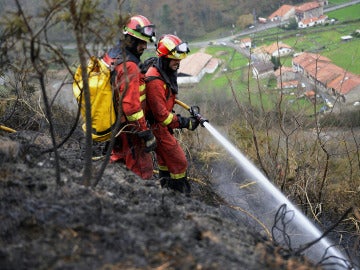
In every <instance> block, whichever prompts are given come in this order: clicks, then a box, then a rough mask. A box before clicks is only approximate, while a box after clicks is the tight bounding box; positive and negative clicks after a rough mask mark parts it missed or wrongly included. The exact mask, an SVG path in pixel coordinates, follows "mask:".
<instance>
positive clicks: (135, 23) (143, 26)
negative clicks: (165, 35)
mask: <svg viewBox="0 0 360 270" xmlns="http://www.w3.org/2000/svg"><path fill="white" fill-rule="evenodd" d="M124 34H128V35H130V36H133V37H135V38H138V39H141V40H143V41H146V42H155V40H156V38H155V25H153V24H152V23H151V22H150V21H149V20H148V18H146V17H144V16H142V15H136V16H132V17H131V18H130V19H129V21H128V23H127V24H126V26H124Z"/></svg>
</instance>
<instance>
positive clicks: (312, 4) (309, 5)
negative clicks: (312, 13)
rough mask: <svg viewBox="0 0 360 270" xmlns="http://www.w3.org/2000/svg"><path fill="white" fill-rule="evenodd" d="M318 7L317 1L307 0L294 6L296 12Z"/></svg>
mask: <svg viewBox="0 0 360 270" xmlns="http://www.w3.org/2000/svg"><path fill="white" fill-rule="evenodd" d="M318 7H320V4H319V3H318V2H308V3H304V4H302V5H300V6H298V7H296V8H295V10H296V12H305V11H309V10H312V9H315V8H318Z"/></svg>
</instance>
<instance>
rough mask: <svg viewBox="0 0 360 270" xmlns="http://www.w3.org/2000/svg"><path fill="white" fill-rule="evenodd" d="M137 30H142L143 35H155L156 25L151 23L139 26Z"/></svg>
mask: <svg viewBox="0 0 360 270" xmlns="http://www.w3.org/2000/svg"><path fill="white" fill-rule="evenodd" d="M136 31H138V32H140V33H141V34H142V35H144V36H146V37H153V36H155V25H153V24H150V25H146V26H143V27H141V26H137V27H136Z"/></svg>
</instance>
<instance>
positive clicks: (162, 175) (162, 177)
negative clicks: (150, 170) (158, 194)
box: [159, 170, 170, 188]
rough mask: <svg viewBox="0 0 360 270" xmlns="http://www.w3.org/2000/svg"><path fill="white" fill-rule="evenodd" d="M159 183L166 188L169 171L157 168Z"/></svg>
mask: <svg viewBox="0 0 360 270" xmlns="http://www.w3.org/2000/svg"><path fill="white" fill-rule="evenodd" d="M159 179H160V185H161V187H162V188H168V182H169V179H170V172H169V171H163V170H159Z"/></svg>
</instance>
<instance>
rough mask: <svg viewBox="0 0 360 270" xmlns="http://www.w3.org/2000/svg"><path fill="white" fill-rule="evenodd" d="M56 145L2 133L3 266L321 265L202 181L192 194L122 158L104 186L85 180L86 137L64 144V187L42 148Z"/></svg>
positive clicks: (42, 137) (34, 136)
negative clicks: (206, 189)
mask: <svg viewBox="0 0 360 270" xmlns="http://www.w3.org/2000/svg"><path fill="white" fill-rule="evenodd" d="M1 135H2V136H1ZM49 146H50V140H49V138H48V137H47V136H45V135H43V134H39V133H35V132H18V133H13V134H11V135H9V134H0V166H1V170H0V201H1V207H0V217H1V222H0V233H1V238H0V265H1V267H0V268H1V269H2V270H5V269H16V270H19V269H77V270H78V269H254V270H255V269H257V270H258V269H315V268H314V267H311V265H310V264H309V263H306V262H305V260H304V259H303V258H291V257H290V258H288V257H287V258H286V259H285V253H284V252H281V249H279V248H277V247H274V246H272V245H271V243H270V242H269V241H266V239H264V238H261V237H260V236H259V235H256V234H255V233H254V232H252V231H251V228H246V227H245V226H244V225H243V224H241V223H239V222H238V221H236V220H233V219H232V218H231V217H230V216H228V215H226V214H225V212H224V211H221V208H220V207H218V206H216V205H209V204H207V203H204V201H205V199H204V198H202V197H201V196H200V195H201V194H200V193H199V191H198V189H197V187H196V186H195V185H196V184H195V183H192V185H193V189H194V192H193V194H192V196H191V197H186V196H184V195H182V194H178V193H173V192H171V191H169V190H163V189H161V188H160V186H159V184H158V181H157V180H153V181H143V180H141V179H139V178H137V177H136V176H135V175H134V174H132V173H131V172H129V171H128V170H126V169H125V168H124V167H123V166H122V165H120V164H116V165H109V166H108V167H107V170H106V172H105V175H104V177H103V178H102V179H101V181H100V182H99V184H98V186H97V187H96V188H89V187H85V186H83V185H81V184H80V183H79V182H80V181H79V179H80V176H81V168H82V165H81V164H82V160H81V150H80V144H79V143H78V142H77V141H76V140H72V141H70V142H69V143H67V144H66V145H65V146H64V147H63V148H62V149H61V150H60V155H61V157H62V161H61V167H62V172H61V173H62V181H63V182H64V183H63V185H62V186H58V185H56V180H55V176H54V175H55V173H54V172H55V170H54V168H53V167H54V164H53V162H54V160H53V157H52V155H49V154H45V155H44V154H40V151H41V150H43V149H46V148H47V147H49ZM95 165H96V164H95ZM281 254H283V255H284V256H282V255H281Z"/></svg>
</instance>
